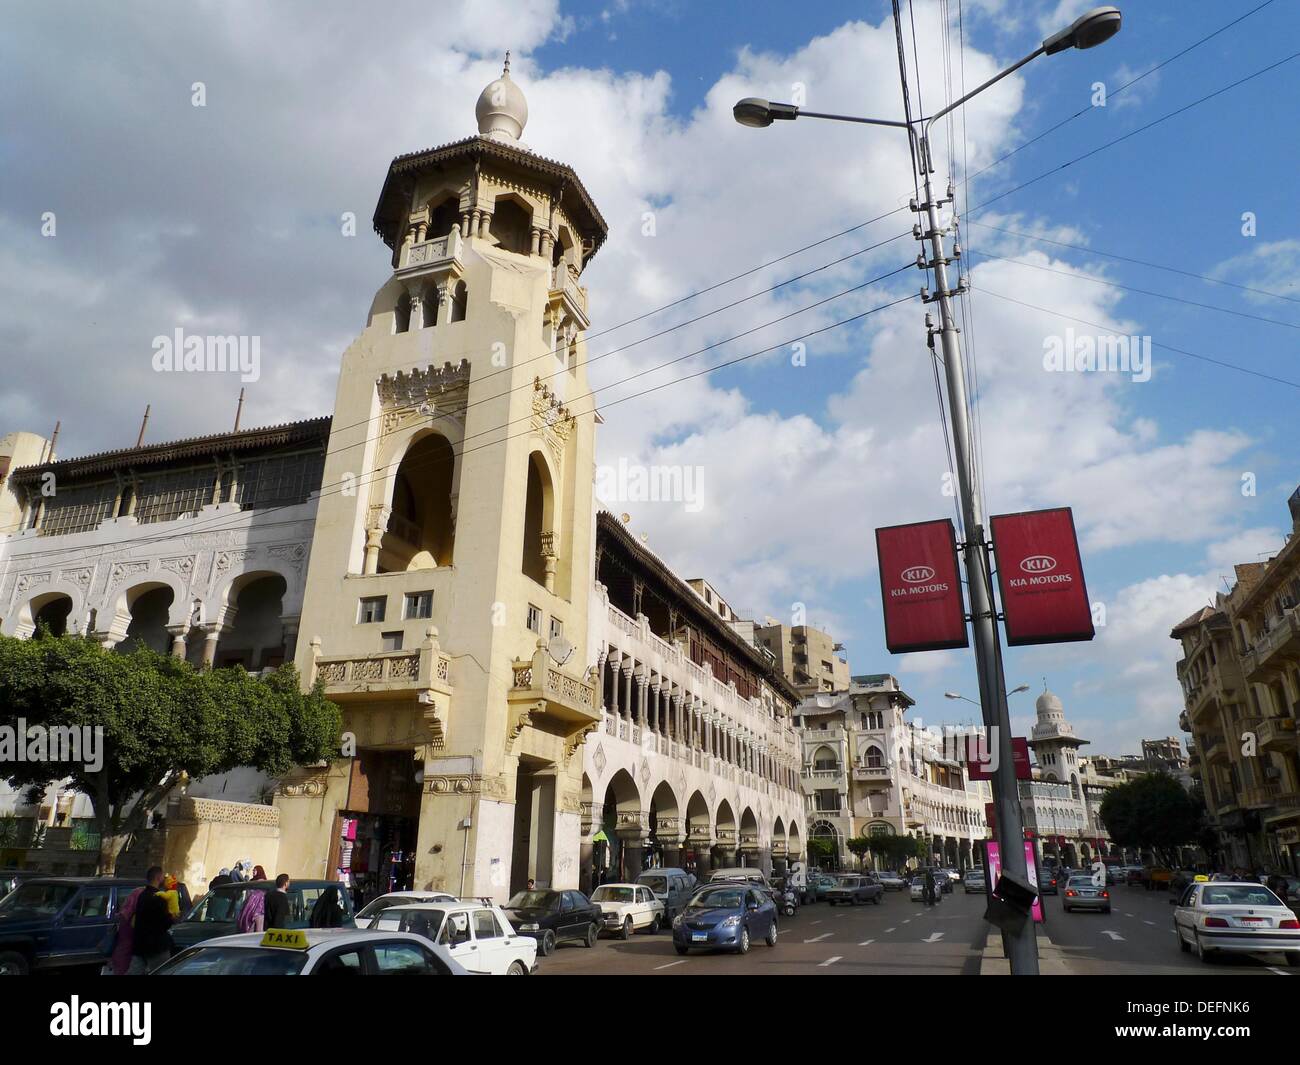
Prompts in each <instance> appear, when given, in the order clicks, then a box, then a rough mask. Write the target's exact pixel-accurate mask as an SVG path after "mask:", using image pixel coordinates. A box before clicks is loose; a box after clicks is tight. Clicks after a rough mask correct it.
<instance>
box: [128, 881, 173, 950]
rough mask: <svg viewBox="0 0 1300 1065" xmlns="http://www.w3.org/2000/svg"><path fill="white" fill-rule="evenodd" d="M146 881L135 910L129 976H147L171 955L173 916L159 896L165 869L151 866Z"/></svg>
mask: <svg viewBox="0 0 1300 1065" xmlns="http://www.w3.org/2000/svg"><path fill="white" fill-rule="evenodd" d="M145 880H146V884H145V887H144V892H143V893H142V894H141V895H140V901H139V903H138V904H137V905H136V908H135V938H134V941H133V946H132V948H131V966H130V968H129V969H127V971H126V975H127V976H144V975H145V974H146V973H150V972H153V970H154V969H156V968H158V966H160V965H161V964H162V963H163V962H165V961H166V960H167V959H168V958H170V957H171V956H172V933H171V927H172V915H171V914H170V913H168V912H167V902H166V900H164V899H163V898H161V897H160V896H159V894H158V889H159V888H160V887H161V886H162V880H163V871H162V867H161V866H157V865H155V866H151V867H150V869H149V871H148V872H147V873H146V874H145Z"/></svg>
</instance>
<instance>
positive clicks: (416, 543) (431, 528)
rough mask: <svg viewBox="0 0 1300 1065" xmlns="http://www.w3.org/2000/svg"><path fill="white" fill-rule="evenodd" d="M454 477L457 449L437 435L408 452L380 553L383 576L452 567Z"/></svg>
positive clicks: (399, 468) (395, 488) (396, 483)
mask: <svg viewBox="0 0 1300 1065" xmlns="http://www.w3.org/2000/svg"><path fill="white" fill-rule="evenodd" d="M454 472H455V455H454V453H453V451H452V448H451V444H449V443H448V442H447V440H446V439H445V438H444V437H441V436H439V435H437V434H436V433H435V434H430V435H428V436H425V437H422V438H421V439H420V440H418V441H416V442H415V443H414V444H413V445H411V447H410V448H409V449H408V450H407V452H406V454H405V455H404V456H403V457H402V462H401V465H400V466H398V467H397V478H396V482H395V484H394V486H393V499H392V510H391V513H390V515H389V518H388V527H387V529H386V530H385V532H384V537H383V541H382V543H381V545H380V549H379V572H381V573H388V572H394V571H402V570H412V569H433V568H434V567H436V566H450V565H451V559H452V549H453V547H454V546H455V531H454V529H453V527H452V520H451V515H452V505H451V501H452V500H451V486H452V475H453V473H454Z"/></svg>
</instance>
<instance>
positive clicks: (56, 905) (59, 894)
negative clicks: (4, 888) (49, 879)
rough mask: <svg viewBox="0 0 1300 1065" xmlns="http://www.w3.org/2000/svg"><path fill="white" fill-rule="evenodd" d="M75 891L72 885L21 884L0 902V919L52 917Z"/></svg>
mask: <svg viewBox="0 0 1300 1065" xmlns="http://www.w3.org/2000/svg"><path fill="white" fill-rule="evenodd" d="M76 890H77V888H76V886H75V885H74V884H23V885H21V886H20V887H17V888H15V889H14V890H13V891H11V892H10V893H9V894H8V895H6V896H5V898H4V900H3V901H0V917H53V916H54V915H55V914H56V913H58V912H59V911H60V910H61V909H63V907H64V905H65V904H66V903H67V901H68V899H70V898H72V896H73V895H74V894H75V893H76Z"/></svg>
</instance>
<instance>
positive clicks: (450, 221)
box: [425, 196, 460, 240]
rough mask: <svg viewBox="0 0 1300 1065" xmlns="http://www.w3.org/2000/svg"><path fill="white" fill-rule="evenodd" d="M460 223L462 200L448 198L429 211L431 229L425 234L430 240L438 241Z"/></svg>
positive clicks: (453, 197)
mask: <svg viewBox="0 0 1300 1065" xmlns="http://www.w3.org/2000/svg"><path fill="white" fill-rule="evenodd" d="M459 221H460V199H459V197H456V196H448V197H447V198H446V199H444V200H443V201H442V202H441V203H439V204H438V205H437V206H436V207H435V206H430V209H429V229H428V232H427V233H426V234H425V236H426V238H427V239H429V240H437V239H438V238H439V237H445V236H446V235H447V234H448V233H450V232H451V227H452V226H454V225H455V224H456V223H457V222H459Z"/></svg>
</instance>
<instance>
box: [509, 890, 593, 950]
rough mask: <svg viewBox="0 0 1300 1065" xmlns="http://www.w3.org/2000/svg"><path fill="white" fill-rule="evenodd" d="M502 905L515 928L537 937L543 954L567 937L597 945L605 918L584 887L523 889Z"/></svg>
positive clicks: (567, 939)
mask: <svg viewBox="0 0 1300 1065" xmlns="http://www.w3.org/2000/svg"><path fill="white" fill-rule="evenodd" d="M502 909H503V910H505V911H506V916H507V917H509V918H510V923H511V924H512V925H514V926H515V931H516V932H518V933H519V934H520V935H521V936H532V937H533V939H535V940H537V953H538V954H540V955H541V956H542V957H546V956H547V955H549V954H550V953H551V952H552V951H553V950H555V945H556V944H557V943H563V942H566V941H567V942H571V943H582V944H584V945H586V946H588V947H594V946H595V945H596V940H597V939H598V938H599V936H600V930H601V928H602V927H603V925H604V920H605V919H604V916H603V915H602V914H601V912H600V907H598V906H595V905H593V904H592V901H591V900H590V899H589V898H587V896H586V895H584V894H583V893H582V892H581V891H520V892H517V893H516V894H515V895H514V896H513V897H512V898H511V899H510V901H509V902H507V903H506V904H505V906H503V907H502Z"/></svg>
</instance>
